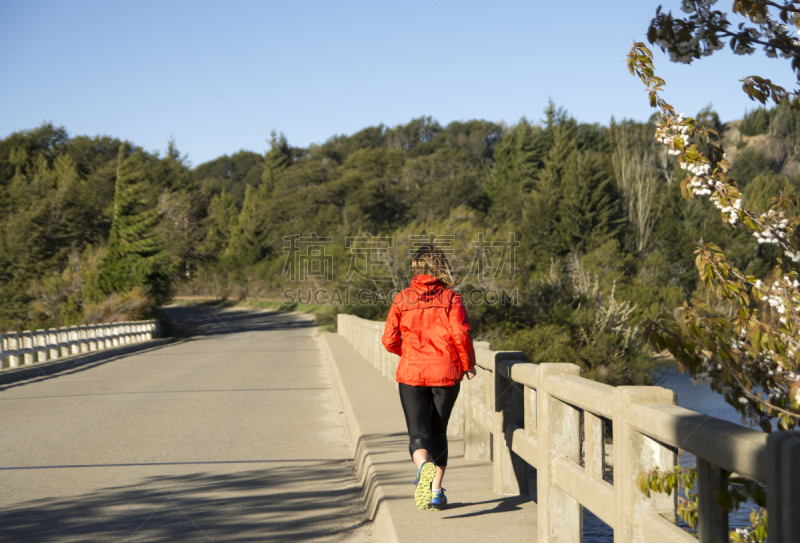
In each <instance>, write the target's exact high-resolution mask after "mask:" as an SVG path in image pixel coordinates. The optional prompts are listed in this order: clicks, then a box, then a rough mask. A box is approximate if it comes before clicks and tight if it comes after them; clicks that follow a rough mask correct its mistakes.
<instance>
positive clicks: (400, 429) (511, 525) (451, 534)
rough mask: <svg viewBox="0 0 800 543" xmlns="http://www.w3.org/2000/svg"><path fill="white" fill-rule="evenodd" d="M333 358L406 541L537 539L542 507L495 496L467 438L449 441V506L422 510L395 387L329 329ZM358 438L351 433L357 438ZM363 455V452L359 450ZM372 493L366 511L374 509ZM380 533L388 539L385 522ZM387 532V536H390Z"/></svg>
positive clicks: (488, 468) (487, 466) (385, 502)
mask: <svg viewBox="0 0 800 543" xmlns="http://www.w3.org/2000/svg"><path fill="white" fill-rule="evenodd" d="M323 337H324V338H325V339H326V341H327V343H328V346H329V349H330V350H329V352H330V355H331V356H333V358H334V361H335V365H336V368H337V371H338V373H339V378H340V379H341V383H342V388H343V389H344V391H345V394H346V398H345V402H346V403H349V405H350V408H351V410H352V416H353V417H354V418H355V419H356V420H357V424H358V427H359V429H360V432H361V435H360V436H356V437H357V438H360V443H359V448H363V449H366V453H367V454H368V456H369V458H370V459H371V461H372V463H373V465H374V470H375V477H374V481H373V485H375V484H376V485H378V486H380V489H381V491H382V498H381V499H382V503H381V505H382V506H384V507H386V508H388V512H389V513H390V517H391V523H392V524H393V528H394V530H393V531H394V532H395V534H392V535H396V538H397V540H398V541H399V542H400V543H405V542H408V543H417V542H420V541H431V542H433V541H435V542H437V543H467V542H472V541H480V542H485V541H503V542H505V543H512V542H517V541H519V542H522V541H525V542H532V541H535V540H536V521H537V519H536V504H535V503H534V502H532V501H531V500H530V499H529V498H528V497H527V496H498V495H496V494H493V493H492V464H491V462H481V461H467V460H465V459H464V456H463V441H462V440H450V447H449V448H450V462H449V463H448V468H447V473H446V475H445V480H444V484H443V485H442V486H444V487H445V488H446V489H447V494H448V499H449V500H450V508H449V509H448V510H446V511H441V512H433V511H419V510H418V509H417V508H416V506H415V505H414V499H413V492H414V486H413V484H411V483H412V481H413V479H414V475H415V471H416V470H415V469H414V465H413V464H412V462H411V459H410V458H409V454H408V434H407V430H406V424H405V418H404V416H403V410H402V407H401V405H400V398H399V396H398V392H397V390H396V389H395V385H394V383H392V382H389V381H388V380H387V379H386V377H384V376H383V375H381V374H380V372H378V371H377V370H376V369H374V368H373V367H372V366H371V365H370V364H369V363H368V362H367V361H366V360H364V359H363V358H362V357H361V355H359V354H358V352H357V351H356V350H355V349H354V348H353V347H352V346H351V345H350V344H349V343H348V342H347V340H345V339H344V338H342V337H341V336H340V335H338V334H327V333H326V334H323ZM351 437H352V436H351ZM359 452H361V453H362V454H363V452H364V451H359ZM375 501H377V500H376V499H375V498H374V495H373V494H371V495H370V500H369V503H368V508H369V510H370V511H371V512H372V511H374V509H375V505H376V504H375V503H374V502H375ZM375 529H376V534H378V535H381V536H383V532H382V530H381V526H380V525H376V526H375ZM384 537H385V536H384Z"/></svg>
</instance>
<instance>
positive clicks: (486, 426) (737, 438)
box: [338, 314, 800, 543]
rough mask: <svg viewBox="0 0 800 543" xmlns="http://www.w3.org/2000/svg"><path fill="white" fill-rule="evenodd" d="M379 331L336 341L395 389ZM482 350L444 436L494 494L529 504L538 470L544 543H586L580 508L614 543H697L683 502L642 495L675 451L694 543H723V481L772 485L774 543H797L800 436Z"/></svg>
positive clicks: (354, 328)
mask: <svg viewBox="0 0 800 543" xmlns="http://www.w3.org/2000/svg"><path fill="white" fill-rule="evenodd" d="M383 329H384V323H383V322H375V321H369V320H365V319H361V318H358V317H354V316H352V315H343V314H340V315H339V316H338V333H339V334H340V335H341V336H343V337H344V338H345V339H347V340H348V341H349V342H350V343H351V344H352V345H353V347H354V348H355V349H356V351H358V353H359V354H361V355H362V356H363V357H364V358H365V359H366V360H367V361H368V362H369V363H370V364H372V365H373V366H374V367H375V368H376V369H378V370H379V371H381V372H382V373H383V374H384V375H386V376H387V378H388V379H389V380H390V381H394V380H395V377H394V376H395V371H396V369H397V363H398V360H399V357H398V356H396V355H393V354H391V353H388V352H387V351H386V350H385V349H384V348H383V345H382V344H381V335H382V334H383ZM475 347H476V358H477V375H476V377H475V378H473V379H472V380H466V379H465V380H464V381H463V382H462V385H461V386H462V389H461V394H460V396H459V399H458V402H457V403H456V409H454V415H453V418H451V425H454V429H453V431H452V432H448V433H453V434H456V433H463V437H464V455H465V458H466V459H468V460H491V461H492V462H493V470H494V476H493V485H494V491H495V492H496V493H498V494H503V495H514V494H527V493H528V488H527V486H528V483H527V481H528V478H527V468H528V466H531V467H533V468H535V469H536V485H537V488H536V490H537V500H536V501H537V506H538V507H537V510H538V513H537V514H538V522H537V526H538V528H537V529H538V538H537V539H536V540H537V541H539V542H540V543H550V542H556V541H557V542H560V543H578V542H581V541H583V538H582V529H583V508H584V507H585V508H587V509H589V510H590V511H591V512H592V513H594V514H595V515H596V516H597V517H599V518H600V519H601V520H602V521H603V522H605V523H606V524H608V525H609V526H610V527H612V528H613V530H614V541H615V542H623V543H634V542H646V543H650V542H658V543H662V542H663V543H667V542H670V543H672V542H687V543H688V542H691V541H697V540H696V539H694V538H693V537H691V536H690V535H689V534H688V533H687V532H685V531H684V530H682V529H681V528H680V527H679V526H678V515H677V494H676V492H674V491H673V493H672V495H671V496H665V495H663V494H657V493H655V492H654V493H652V494H651V497H650V498H647V497H646V496H645V495H644V494H643V493H642V492H641V491H640V490H639V488H638V486H637V484H636V479H637V477H638V476H639V474H640V473H642V472H643V471H647V470H650V469H653V468H656V467H659V468H671V467H673V466H676V465H677V463H678V449H680V450H682V451H688V452H690V453H693V454H694V455H696V456H697V469H698V480H697V488H696V491H697V493H698V502H699V505H698V512H699V522H698V526H699V532H700V533H699V541H701V542H702V543H711V542H714V543H716V542H726V543H727V541H728V515H727V513H725V512H724V511H723V510H722V509H720V508H719V507H718V506H717V504H716V500H715V497H714V489H715V487H716V485H718V483H719V481H720V480H721V478H722V477H723V470H726V471H729V472H735V473H737V474H739V475H741V476H743V477H746V478H748V479H751V480H754V481H758V482H759V483H763V484H765V485H766V487H767V500H768V503H767V506H768V507H767V510H768V515H769V541H770V543H788V542H798V541H800V432H776V433H774V434H765V433H764V432H761V431H759V430H753V429H750V428H746V427H743V426H739V425H737V424H734V423H731V422H728V421H724V420H720V419H716V418H714V417H710V416H707V415H703V414H700V413H696V412H693V411H689V410H687V409H683V408H681V407H678V406H677V405H675V404H676V399H675V394H674V393H673V392H672V391H670V390H667V389H665V388H661V387H656V386H649V387H645V386H620V387H612V386H609V385H604V384H601V383H597V382H595V381H591V380H589V379H584V378H582V377H581V376H580V372H581V370H580V368H579V367H578V366H577V365H575V364H538V365H537V364H530V363H528V362H527V357H526V356H525V354H524V353H521V352H509V351H491V350H489V345H488V344H486V343H483V342H475ZM609 424H610V425H611V432H610V433H611V435H612V443H613V468H612V467H610V466H608V465H607V460H606V455H605V451H604V449H605V447H606V440H605V434H606V428H607V426H608V425H609ZM498 535H499V536H500V534H498Z"/></svg>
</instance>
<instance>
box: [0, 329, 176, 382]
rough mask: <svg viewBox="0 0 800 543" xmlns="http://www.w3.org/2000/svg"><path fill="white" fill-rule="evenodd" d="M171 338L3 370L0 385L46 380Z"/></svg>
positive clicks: (159, 344)
mask: <svg viewBox="0 0 800 543" xmlns="http://www.w3.org/2000/svg"><path fill="white" fill-rule="evenodd" d="M173 341H174V340H173V338H158V339H151V340H149V341H143V342H141V343H133V344H130V345H124V346H122V347H112V348H111V349H103V350H102V351H94V352H91V353H81V354H76V355H72V356H65V357H64V358H59V359H58V360H51V361H49V362H40V363H34V364H32V365H29V366H20V367H18V368H10V369H4V370H2V371H0V385H9V384H12V383H16V382H19V381H27V380H28V379H34V378H36V377H42V378H47V377H51V376H53V375H55V374H57V373H59V372H62V371H65V370H69V369H72V368H75V367H77V366H82V365H84V364H90V363H92V362H98V361H102V360H108V359H112V358H115V357H118V356H123V355H127V354H131V353H135V352H138V351H144V350H147V349H150V348H153V347H160V346H162V345H166V344H168V343H172V342H173Z"/></svg>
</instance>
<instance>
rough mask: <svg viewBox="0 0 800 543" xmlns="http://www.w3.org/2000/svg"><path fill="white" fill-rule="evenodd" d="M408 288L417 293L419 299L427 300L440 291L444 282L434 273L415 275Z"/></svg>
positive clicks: (434, 296)
mask: <svg viewBox="0 0 800 543" xmlns="http://www.w3.org/2000/svg"><path fill="white" fill-rule="evenodd" d="M410 288H412V289H414V290H416V291H417V292H418V293H419V301H421V302H428V301H430V300H433V299H434V298H436V297H437V296H438V295H439V294H441V293H442V290H444V283H442V281H441V280H440V279H438V278H437V277H436V276H434V275H415V276H414V279H413V280H412V281H411V287H410Z"/></svg>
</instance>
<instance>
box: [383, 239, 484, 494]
mask: <svg viewBox="0 0 800 543" xmlns="http://www.w3.org/2000/svg"><path fill="white" fill-rule="evenodd" d="M411 271H412V272H414V279H413V281H412V282H411V286H410V287H408V288H407V289H405V290H403V291H402V292H400V293H399V294H398V295H397V296H396V297H395V299H394V301H393V302H392V307H391V309H390V310H389V316H388V317H387V319H386V328H385V330H384V332H383V345H384V347H386V349H387V350H388V351H389V352H392V353H395V354H398V355H400V363H399V365H398V366H397V382H398V383H399V388H400V403H401V404H402V405H403V412H404V413H405V416H406V425H407V426H408V436H409V446H408V450H409V452H410V453H411V459H412V460H413V461H414V464H415V465H416V466H417V468H418V469H417V478H416V480H415V481H414V484H416V485H417V486H416V490H415V491H414V501H415V502H416V504H417V507H418V508H419V509H434V510H440V509H444V508H445V507H446V506H447V498H446V497H445V494H444V489H443V488H442V478H443V477H444V472H445V468H446V467H447V421H448V420H449V419H450V413H451V412H452V410H453V404H454V403H455V401H456V398H457V397H458V391H459V388H460V383H461V380H462V379H463V378H464V375H466V376H467V378H468V379H472V377H473V376H474V375H475V350H474V348H473V346H472V336H471V332H470V326H469V320H468V319H467V313H466V311H465V310H464V305H463V304H462V302H461V296H460V295H459V294H458V293H456V292H453V291H452V290H450V289H449V288H448V287H452V286H453V283H454V281H453V277H452V275H451V273H450V266H449V262H448V261H447V258H445V256H444V253H442V251H441V249H439V248H438V247H436V246H434V245H424V246H422V247H420V249H419V250H418V251H417V253H416V254H415V255H414V257H413V258H412V260H411Z"/></svg>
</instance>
